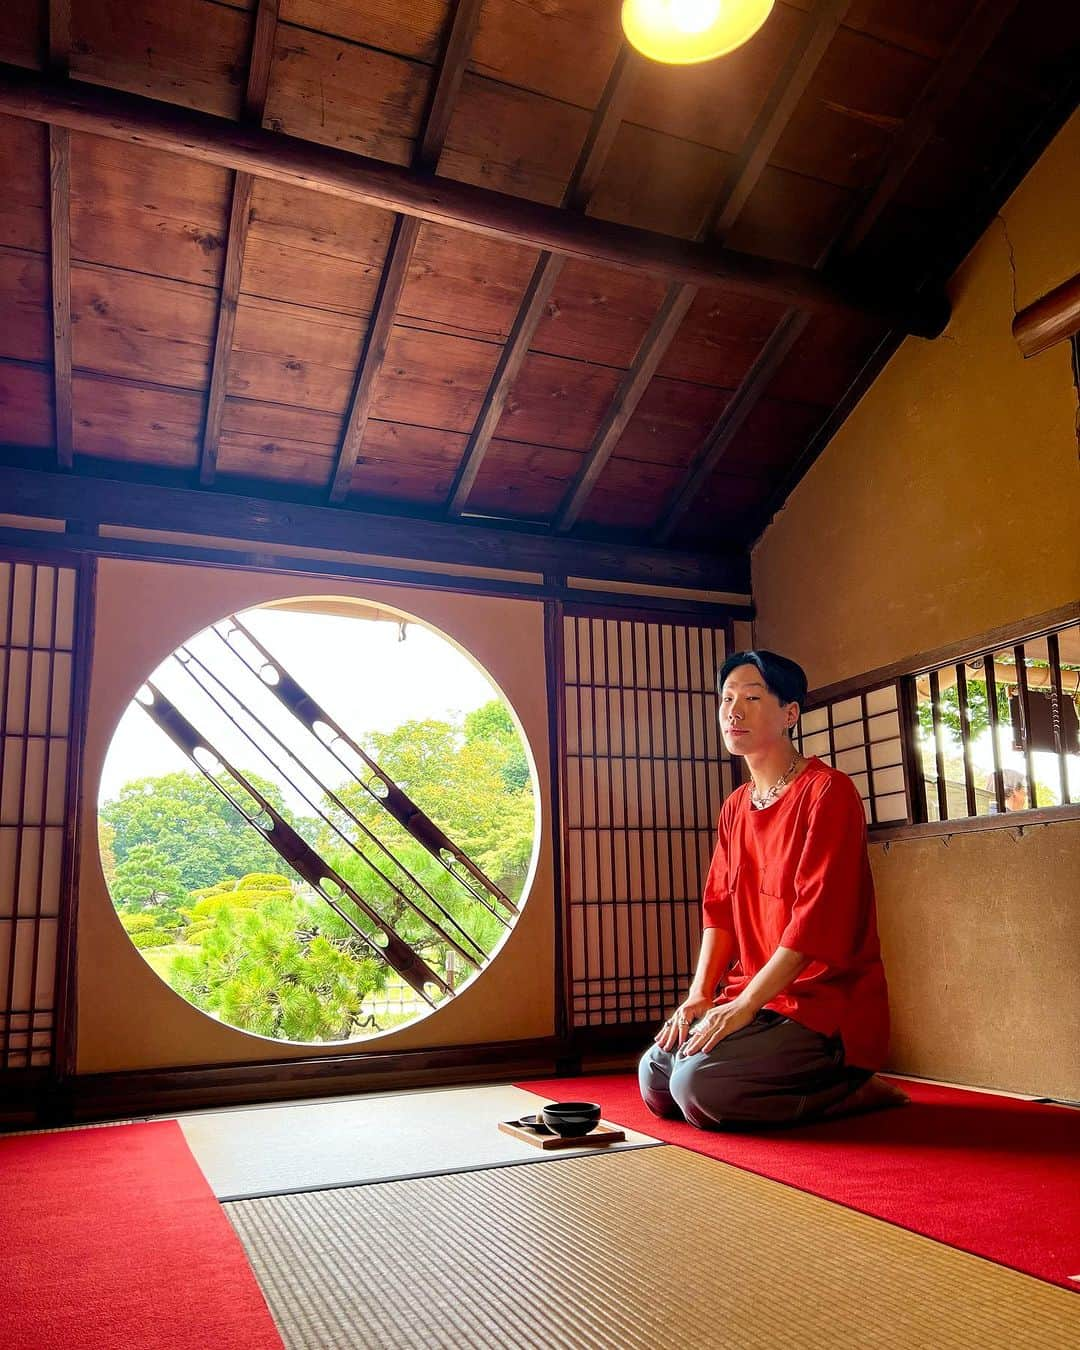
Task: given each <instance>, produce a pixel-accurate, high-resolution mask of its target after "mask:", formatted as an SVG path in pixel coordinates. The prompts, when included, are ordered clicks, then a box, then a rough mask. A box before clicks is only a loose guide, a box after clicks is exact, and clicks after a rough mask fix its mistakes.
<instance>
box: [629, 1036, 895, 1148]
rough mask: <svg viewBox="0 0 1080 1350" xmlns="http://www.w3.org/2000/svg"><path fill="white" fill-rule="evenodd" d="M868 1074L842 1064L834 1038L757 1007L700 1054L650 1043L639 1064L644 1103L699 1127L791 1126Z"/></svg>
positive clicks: (840, 1049)
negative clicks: (671, 1051) (746, 1019)
mask: <svg viewBox="0 0 1080 1350" xmlns="http://www.w3.org/2000/svg"><path fill="white" fill-rule="evenodd" d="M869 1077H870V1072H869V1070H866V1069H852V1068H849V1067H848V1066H847V1065H845V1063H844V1047H843V1044H842V1043H841V1041H840V1038H839V1036H822V1035H821V1034H820V1033H819V1032H816V1031H810V1030H809V1029H808V1028H807V1027H804V1026H800V1025H799V1023H798V1022H792V1021H791V1020H790V1019H789V1018H786V1017H782V1016H781V1015H780V1014H779V1013H775V1012H772V1011H770V1010H769V1009H764V1010H763V1011H761V1012H759V1013H758V1014H757V1016H756V1017H755V1018H754V1020H753V1021H752V1022H751V1023H750V1024H749V1025H748V1026H745V1027H743V1028H742V1029H741V1030H740V1031H736V1032H733V1033H732V1035H730V1036H728V1037H727V1038H726V1039H725V1040H722V1041H721V1042H720V1044H719V1045H717V1046H716V1047H715V1048H714V1049H712V1050H710V1051H709V1052H708V1053H707V1054H697V1055H690V1056H684V1055H678V1054H676V1055H671V1054H668V1052H667V1051H666V1050H661V1049H660V1047H659V1046H658V1045H654V1046H652V1048H651V1049H650V1050H648V1051H647V1052H646V1054H645V1055H644V1056H643V1057H642V1059H641V1063H640V1064H639V1065H638V1081H639V1083H640V1085H641V1096H642V1100H643V1101H644V1103H645V1105H646V1106H647V1107H648V1108H649V1110H650V1111H651V1112H652V1113H653V1115H656V1116H666V1117H669V1118H675V1119H677V1118H678V1117H679V1116H682V1117H683V1118H684V1119H686V1120H687V1121H689V1123H690V1124H691V1125H696V1126H697V1127H698V1129H701V1130H740V1129H753V1128H756V1127H759V1126H769V1125H794V1124H796V1123H797V1122H801V1121H806V1120H812V1119H813V1118H814V1117H815V1116H819V1115H821V1114H822V1112H823V1111H826V1110H828V1108H829V1107H831V1106H835V1105H837V1104H838V1103H839V1102H842V1101H843V1100H844V1098H845V1097H847V1096H849V1095H850V1094H851V1093H852V1092H854V1091H855V1089H856V1088H857V1087H860V1086H861V1085H862V1084H863V1083H865V1082H866V1080H867V1079H868V1078H869Z"/></svg>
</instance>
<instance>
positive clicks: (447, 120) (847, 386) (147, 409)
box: [0, 0, 1080, 553]
mask: <svg viewBox="0 0 1080 1350" xmlns="http://www.w3.org/2000/svg"><path fill="white" fill-rule="evenodd" d="M1078 58H1080V4H1077V3H1075V0H1060V2H1058V3H1052V2H1050V3H1040V4H1033V3H1023V2H1020V3H1018V2H1017V0H938V2H937V3H927V0H817V2H816V3H814V0H792V2H791V3H784V2H781V3H778V4H777V5H776V8H775V10H774V12H773V14H772V16H771V18H770V19H769V21H768V22H767V24H766V25H765V27H764V29H763V30H762V31H761V32H760V33H759V34H758V35H757V36H756V37H755V38H754V39H753V40H752V41H751V42H750V43H749V44H747V46H745V47H744V48H743V49H741V50H740V51H738V52H736V53H735V54H733V55H731V56H729V57H726V58H724V59H722V60H720V61H717V62H713V63H711V64H708V65H704V66H699V67H692V68H682V69H678V68H661V67H659V66H656V65H652V64H650V63H648V62H644V61H642V60H640V59H639V58H637V57H635V56H633V55H631V54H629V53H628V52H627V51H626V49H625V47H624V46H623V44H622V43H621V40H620V30H619V4H618V0H483V3H480V0H459V2H458V3H457V4H456V5H455V4H449V3H446V0H372V3H362V0H259V2H258V3H256V2H255V0H247V2H245V0H153V2H152V3H151V2H150V0H147V3H144V4H140V3H134V4H133V3H132V2H131V0H51V2H50V0H5V3H4V5H3V6H2V7H0V62H2V63H3V65H2V67H0V113H2V114H3V115H0V182H2V183H3V184H4V190H3V192H2V193H0V442H2V443H4V444H6V445H7V446H8V447H11V448H12V449H10V450H9V451H8V454H9V455H14V454H16V453H17V454H18V455H20V456H21V460H20V462H21V463H24V464H25V463H30V464H31V465H36V466H39V467H43V468H50V467H55V466H57V465H60V466H62V467H65V468H73V470H74V472H76V473H80V472H84V473H85V472H96V473H100V472H101V469H102V466H103V465H109V466H111V467H110V472H115V473H116V474H118V475H119V474H126V475H128V476H136V477H140V476H141V477H143V478H147V479H153V478H155V477H156V478H157V479H159V480H162V481H175V482H181V483H186V484H187V485H190V486H194V485H201V487H202V489H203V490H204V491H205V492H207V493H212V492H216V491H219V490H221V489H222V488H226V489H232V490H241V489H242V490H243V491H244V492H246V493H248V494H254V495H258V494H261V493H265V494H266V495H268V496H275V497H277V498H280V497H282V496H285V497H290V496H293V497H295V498H296V499H297V500H298V501H303V502H307V503H312V502H319V501H321V502H324V503H327V504H340V505H344V506H347V507H361V508H363V509H364V510H365V511H379V512H383V513H386V514H390V515H402V514H404V515H420V516H429V517H432V518H435V519H443V520H461V521H475V522H477V528H480V525H481V524H485V523H486V524H490V523H491V521H492V520H496V521H499V522H503V523H505V522H513V523H514V524H515V525H520V526H524V527H527V528H530V529H533V530H536V529H538V528H539V529H542V530H545V531H547V532H549V533H552V534H557V535H567V534H569V535H571V536H573V537H580V538H583V539H588V538H601V539H611V540H614V541H626V542H628V543H630V542H641V543H645V542H648V543H649V544H650V545H652V546H654V547H655V546H662V547H664V548H670V549H679V550H686V549H692V550H695V551H698V552H715V553H725V552H737V551H740V550H744V549H745V547H746V545H747V543H748V542H749V541H750V540H752V539H753V538H754V537H755V535H756V534H757V533H758V532H759V531H760V529H761V528H762V526H763V524H764V523H765V522H766V521H767V519H768V517H769V514H770V512H771V511H772V510H774V509H775V507H776V506H777V504H778V503H779V502H780V501H782V499H783V496H784V494H785V493H786V492H787V491H789V490H790V487H791V486H792V485H793V483H794V482H795V481H797V477H798V476H799V474H801V472H803V471H804V470H805V468H806V466H807V465H808V463H809V462H811V460H812V458H813V457H814V456H815V455H816V454H817V453H819V452H820V450H821V448H822V447H823V446H824V444H825V443H826V441H827V439H828V436H829V435H830V434H831V433H832V431H834V430H835V428H836V426H838V425H839V423H840V421H841V420H842V418H843V416H844V415H845V414H846V411H847V409H848V408H849V407H850V406H851V405H852V403H853V400H854V398H855V397H856V396H857V394H858V392H859V391H860V389H861V388H863V387H865V384H866V383H867V382H868V380H869V379H871V378H872V377H873V375H874V374H875V373H876V372H877V370H878V369H880V366H881V364H882V363H883V361H884V360H885V359H886V358H887V356H888V355H889V354H890V353H891V352H892V350H894V348H895V345H896V343H897V342H898V341H899V339H900V337H902V336H903V335H904V333H905V332H927V333H930V332H934V331H938V330H939V329H940V327H941V323H942V321H943V318H944V313H945V311H943V309H942V300H941V295H942V293H943V290H942V288H943V285H944V282H945V280H946V278H947V277H948V275H949V273H950V272H951V270H952V269H953V268H954V267H955V266H956V265H957V263H958V262H959V261H960V259H961V258H962V257H963V255H964V253H965V251H966V250H967V248H968V247H970V245H971V243H972V242H973V240H974V239H975V238H976V237H977V235H978V233H979V232H980V231H981V230H982V229H983V228H985V226H986V224H987V223H988V221H989V220H990V219H991V218H992V215H993V213H994V211H995V210H996V209H997V208H998V206H999V205H1000V203H1001V201H1002V200H1003V198H1004V196H1005V195H1006V194H1007V192H1008V191H1009V190H1010V189H1011V187H1012V186H1013V185H1014V184H1015V182H1016V181H1017V180H1018V179H1019V177H1020V176H1022V174H1023V172H1024V171H1025V170H1026V169H1027V167H1028V166H1029V165H1030V164H1031V163H1032V162H1034V159H1035V158H1036V157H1037V156H1038V154H1039V152H1040V151H1041V150H1042V148H1043V147H1044V145H1045V144H1046V142H1047V141H1048V139H1049V138H1050V137H1051V136H1052V134H1053V133H1054V131H1055V130H1056V129H1057V127H1058V126H1059V125H1060V124H1061V122H1062V121H1063V119H1064V117H1065V116H1067V115H1068V113H1069V111H1070V110H1071V108H1072V106H1073V105H1074V103H1075V97H1076V88H1075V78H1076V72H1077V68H1078V65H1080V59H1078ZM33 72H39V73H38V74H33ZM74 81H77V82H79V84H78V86H77V87H76V86H74V85H73V84H72V83H71V82H74ZM91 86H93V87H91ZM113 91H115V92H113ZM133 96H138V97H133ZM195 114H208V115H209V116H207V117H203V118H202V119H201V120H200V119H199V118H198V117H197V116H196V115H195ZM297 141H299V142H304V143H308V145H309V146H310V148H308V146H307V145H301V146H299V147H298V146H297V144H296V142H297ZM163 147H167V148H163ZM298 150H299V151H300V152H301V153H299V154H298V153H297V151H298ZM379 162H381V163H379ZM392 166H399V167H392ZM354 168H355V173H354ZM234 170H239V171H234ZM433 175H434V176H433ZM50 180H51V189H50ZM463 185H471V186H463ZM388 204H389V206H395V207H397V208H398V209H397V210H395V209H389V206H388ZM625 227H633V228H632V229H627V228H625ZM544 244H550V245H552V247H550V248H545V247H543V245H544Z"/></svg>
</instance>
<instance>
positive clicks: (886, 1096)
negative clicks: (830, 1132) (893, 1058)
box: [822, 1073, 911, 1118]
mask: <svg viewBox="0 0 1080 1350" xmlns="http://www.w3.org/2000/svg"><path fill="white" fill-rule="evenodd" d="M909 1101H911V1098H910V1097H909V1096H908V1095H907V1093H906V1092H904V1091H902V1090H901V1089H900V1088H898V1087H897V1086H896V1085H895V1084H893V1083H887V1082H886V1081H885V1079H884V1078H879V1077H878V1075H877V1074H876V1073H875V1074H873V1075H872V1076H871V1077H870V1078H868V1079H867V1080H866V1082H865V1083H863V1085H862V1086H861V1087H857V1088H856V1089H855V1091H854V1092H852V1093H851V1094H850V1095H849V1096H847V1097H845V1098H844V1099H843V1101H840V1102H837V1103H836V1104H835V1105H834V1106H830V1107H829V1108H828V1110H827V1111H824V1112H823V1113H822V1114H823V1116H827V1117H830V1118H831V1117H833V1116H855V1115H864V1114H865V1113H866V1112H867V1111H884V1110H886V1109H887V1108H888V1107H890V1106H905V1105H906V1104H907V1103H908V1102H909Z"/></svg>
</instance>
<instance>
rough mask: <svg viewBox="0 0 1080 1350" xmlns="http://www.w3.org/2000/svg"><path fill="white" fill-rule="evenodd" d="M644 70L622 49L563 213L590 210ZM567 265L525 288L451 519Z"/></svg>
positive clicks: (547, 259)
mask: <svg viewBox="0 0 1080 1350" xmlns="http://www.w3.org/2000/svg"><path fill="white" fill-rule="evenodd" d="M640 69H641V66H640V63H639V60H638V58H637V57H636V56H635V55H634V53H633V52H631V50H630V48H629V47H628V46H627V45H626V44H625V43H623V45H622V46H621V47H620V48H619V53H618V55H617V56H616V58H615V64H614V65H613V66H612V68H611V73H610V74H609V75H608V78H607V83H606V84H605V86H604V92H603V94H602V95H601V97H600V102H599V103H598V104H597V105H596V110H595V111H594V113H593V116H592V121H591V122H590V123H589V130H588V133H587V134H586V137H585V142H584V144H583V145H582V147H581V152H580V154H579V155H578V158H577V163H576V164H575V165H574V169H573V172H572V173H571V175H570V181H569V183H567V185H566V189H565V191H564V192H563V197H562V207H563V209H564V210H568V211H572V212H578V213H580V212H582V211H584V210H585V207H586V206H587V205H588V202H589V198H590V197H591V196H592V194H593V191H594V189H595V187H596V184H597V182H598V181H599V178H600V174H601V172H602V171H603V167H604V161H605V160H606V159H607V156H608V152H609V151H610V149H611V146H612V144H613V143H614V141H615V137H616V135H617V134H618V130H619V126H620V124H621V123H622V118H623V112H624V110H625V108H626V105H627V102H628V101H629V98H630V95H631V94H632V93H633V88H634V83H635V81H636V80H637V76H638V73H639V71H640ZM565 261H566V259H565V258H564V257H563V256H562V255H561V254H559V253H554V252H549V251H547V250H545V251H543V252H541V254H540V257H539V258H538V259H537V261H536V267H535V268H534V269H533V274H532V277H531V278H530V280H529V284H528V286H526V288H525V294H524V295H523V296H522V299H521V304H520V305H519V306H518V312H517V315H516V316H515V318H514V322H513V324H512V325H511V328H510V332H509V333H508V334H507V338H506V342H505V343H504V344H503V349H502V352H501V353H500V355H499V360H498V363H497V365H496V366H495V369H494V371H493V372H492V376H491V381H490V383H489V384H488V388H487V393H486V394H485V395H484V401H483V403H482V404H481V406H480V413H479V416H478V417H477V419H476V424H475V426H474V427H473V430H472V434H471V435H470V437H469V443H468V445H467V446H466V447H465V453H464V455H463V456H462V459H461V464H460V465H459V466H458V470H457V473H456V475H455V477H454V481H453V483H452V484H451V487H450V498H449V502H448V504H447V508H446V510H447V515H449V516H451V517H454V516H460V515H461V514H462V512H463V511H464V509H465V503H466V502H467V501H468V497H469V493H470V492H471V491H472V489H473V484H474V483H475V482H476V477H477V474H478V473H479V472H480V465H481V464H482V463H483V462H484V457H485V456H486V455H487V451H488V446H489V445H490V444H491V438H492V436H494V434H495V428H496V427H497V426H498V424H499V419H500V418H501V417H502V414H503V409H504V408H505V406H506V400H507V398H508V397H509V395H510V390H511V389H512V388H513V387H514V381H515V380H516V379H517V377H518V372H519V371H520V370H521V366H522V363H523V362H524V360H525V357H526V355H527V354H528V351H529V346H530V344H531V342H532V339H533V334H534V333H535V332H536V329H537V326H538V325H539V323H540V320H541V319H542V318H543V317H544V309H545V306H546V305H547V302H548V297H549V296H550V295H551V292H552V290H553V289H554V286H555V283H556V281H558V279H559V274H560V273H561V272H562V269H563V264H564V263H565Z"/></svg>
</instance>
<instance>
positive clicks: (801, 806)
mask: <svg viewBox="0 0 1080 1350" xmlns="http://www.w3.org/2000/svg"><path fill="white" fill-rule="evenodd" d="M704 923H705V927H706V928H723V929H726V930H727V931H728V932H729V933H733V934H734V936H735V951H736V958H737V959H736V962H735V964H734V966H733V967H732V968H731V971H730V972H729V975H728V980H727V984H726V986H725V988H724V993H723V997H724V999H731V998H735V997H736V995H738V994H739V993H740V992H741V991H742V990H743V989H744V988H745V987H746V985H747V984H749V982H750V980H752V979H753V977H754V976H755V975H756V974H757V973H758V971H759V970H760V969H761V968H762V966H764V965H765V963H766V962H767V961H768V960H769V958H770V957H771V956H772V955H773V953H774V952H775V951H776V949H777V947H788V948H790V949H791V950H793V951H797V952H801V953H802V955H803V956H808V957H810V958H811V961H810V964H809V965H808V966H807V967H806V968H805V969H804V970H803V972H802V974H801V975H799V976H798V977H797V978H796V979H795V980H793V981H792V983H791V984H790V985H789V986H788V988H787V989H786V990H785V991H784V992H783V993H782V994H778V995H777V996H776V997H775V998H774V999H770V1001H769V1002H768V1003H767V1004H766V1005H765V1006H766V1007H767V1008H772V1009H773V1010H774V1011H776V1012H778V1013H781V1014H782V1015H783V1016H784V1017H790V1018H791V1020H792V1021H793V1022H799V1023H801V1024H802V1025H803V1026H805V1027H809V1028H810V1029H811V1030H812V1031H819V1032H821V1033H822V1035H825V1036H832V1035H835V1034H836V1033H837V1032H839V1034H840V1037H841V1039H842V1040H843V1042H844V1054H845V1059H846V1062H847V1063H848V1064H851V1065H857V1066H858V1067H859V1068H863V1069H876V1068H879V1067H880V1066H881V1064H882V1062H883V1060H884V1057H885V1050H886V1048H887V1045H888V1040H889V1003H888V990H887V988H886V985H885V971H884V968H883V967H882V964H881V950H880V947H879V945H878V932H877V913H876V908H875V903H874V880H873V877H872V876H871V873H870V860H869V858H868V857H867V853H866V819H865V816H864V815H863V805H862V801H861V800H860V798H859V794H858V792H857V790H856V788H855V784H854V783H853V782H852V781H851V779H850V778H849V777H848V776H847V774H844V773H840V772H839V771H838V770H836V769H830V768H829V766H828V765H827V764H823V763H822V762H821V760H820V759H811V760H809V761H808V763H807V767H806V768H805V769H804V770H803V772H802V773H801V774H799V776H798V777H797V778H796V779H795V780H794V782H793V783H792V784H791V786H790V787H789V788H788V790H787V792H785V793H784V795H783V796H782V797H781V798H780V799H779V801H777V802H775V803H774V804H773V805H772V806H769V807H766V808H765V810H763V811H756V810H754V808H753V807H752V806H751V805H750V789H749V787H748V786H746V785H744V786H743V787H741V788H739V789H738V790H737V791H735V792H733V793H732V794H731V796H730V797H729V798H728V799H727V801H726V802H725V803H724V805H723V807H722V809H721V811H720V822H719V826H718V828H717V839H716V850H715V852H714V853H713V857H712V864H711V866H710V867H709V876H708V879H707V881H706V882H705V897H704Z"/></svg>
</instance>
